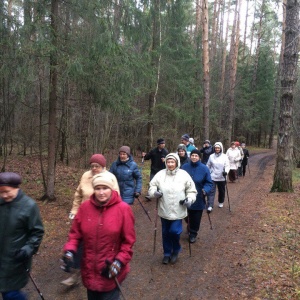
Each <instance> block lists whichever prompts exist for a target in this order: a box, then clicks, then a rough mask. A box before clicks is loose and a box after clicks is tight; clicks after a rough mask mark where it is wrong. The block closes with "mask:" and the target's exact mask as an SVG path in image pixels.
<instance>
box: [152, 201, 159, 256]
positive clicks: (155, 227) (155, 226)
mask: <svg viewBox="0 0 300 300" xmlns="http://www.w3.org/2000/svg"><path fill="white" fill-rule="evenodd" d="M158 201H159V198H156V208H155V210H156V213H155V223H154V240H153V255H154V254H155V248H156V232H157V216H158V213H157V210H158Z"/></svg>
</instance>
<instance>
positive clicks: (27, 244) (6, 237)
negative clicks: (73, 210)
mask: <svg viewBox="0 0 300 300" xmlns="http://www.w3.org/2000/svg"><path fill="white" fill-rule="evenodd" d="M43 234H44V228H43V224H42V220H41V216H40V212H39V209H38V206H37V204H36V202H35V201H34V200H33V199H31V198H30V197H28V196H27V195H25V194H24V193H23V191H22V190H19V192H18V195H17V197H16V198H15V199H13V201H11V202H5V201H4V200H3V199H1V198H0V292H7V291H12V290H19V289H21V288H23V287H24V286H25V285H26V283H27V281H28V274H27V272H26V268H30V266H31V257H32V255H33V254H35V253H36V252H37V251H38V248H39V246H40V243H41V241H42V238H43ZM20 249H23V250H25V251H26V253H27V255H28V256H29V257H30V259H29V260H28V261H27V263H26V266H24V264H23V262H17V261H16V260H15V253H16V251H18V250H20Z"/></svg>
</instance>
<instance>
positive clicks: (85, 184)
mask: <svg viewBox="0 0 300 300" xmlns="http://www.w3.org/2000/svg"><path fill="white" fill-rule="evenodd" d="M90 168H91V169H90V170H89V171H86V172H85V173H84V174H83V175H82V177H81V179H80V183H79V185H78V187H77V189H76V191H75V195H74V200H73V205H72V209H71V211H70V213H69V219H71V220H73V219H74V218H75V216H76V214H77V212H78V209H79V206H80V205H81V203H82V202H84V201H86V200H88V199H89V198H90V196H91V195H92V194H93V193H94V188H93V185H92V180H93V177H94V176H95V175H97V174H100V173H101V174H103V175H104V176H105V177H107V178H109V179H110V180H111V181H112V182H113V189H114V190H115V191H117V192H118V194H119V195H120V189H119V185H118V181H117V178H116V177H115V175H114V174H112V173H110V172H109V171H107V170H106V159H105V157H104V156H103V155H102V154H93V155H92V156H91V158H90ZM81 256H82V245H81V246H80V247H79V249H78V252H77V253H76V255H75V256H74V265H73V268H74V269H75V272H74V273H73V274H72V275H71V276H70V277H69V278H67V279H65V280H63V281H62V282H61V284H63V285H66V286H73V285H75V284H77V283H78V282H79V278H80V262H81Z"/></svg>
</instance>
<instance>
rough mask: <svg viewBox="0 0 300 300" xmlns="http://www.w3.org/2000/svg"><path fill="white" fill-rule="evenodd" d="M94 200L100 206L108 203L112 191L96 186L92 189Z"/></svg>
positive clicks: (106, 187) (105, 187)
mask: <svg viewBox="0 0 300 300" xmlns="http://www.w3.org/2000/svg"><path fill="white" fill-rule="evenodd" d="M94 193H95V198H96V200H97V201H98V202H99V203H100V204H105V203H107V202H108V201H109V199H110V197H111V194H112V190H111V189H110V188H109V187H108V186H106V185H96V186H95V187H94Z"/></svg>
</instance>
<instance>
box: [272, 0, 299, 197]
mask: <svg viewBox="0 0 300 300" xmlns="http://www.w3.org/2000/svg"><path fill="white" fill-rule="evenodd" d="M299 25H300V21H299V2H298V1H294V0H287V5H286V30H285V47H284V51H283V68H282V80H281V91H282V92H281V100H280V115H279V130H278V141H277V159H276V166H275V172H274V181H273V186H272V188H271V191H272V192H292V191H293V185H292V169H293V117H294V88H295V86H296V82H297V63H298V57H299V54H298V53H299V38H298V36H299Z"/></svg>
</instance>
